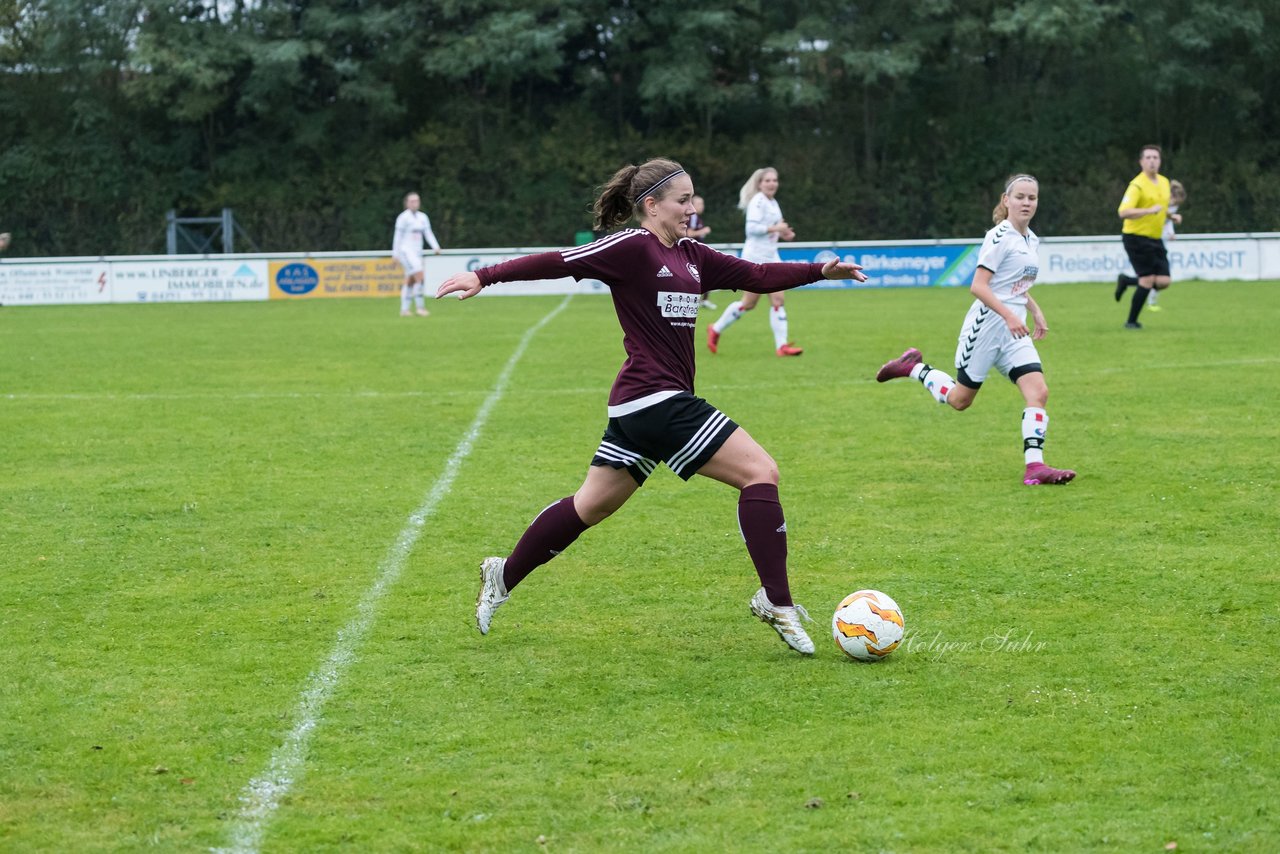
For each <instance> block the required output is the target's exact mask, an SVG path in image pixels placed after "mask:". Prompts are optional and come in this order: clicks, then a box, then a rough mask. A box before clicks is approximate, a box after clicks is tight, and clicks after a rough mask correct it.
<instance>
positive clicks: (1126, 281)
mask: <svg viewBox="0 0 1280 854" xmlns="http://www.w3.org/2000/svg"><path fill="white" fill-rule="evenodd" d="M1120 284H1122V285H1124V286H1125V287H1126V288H1130V287H1133V286H1134V285H1136V284H1138V277H1137V276H1126V275H1125V274H1124V273H1121V274H1120Z"/></svg>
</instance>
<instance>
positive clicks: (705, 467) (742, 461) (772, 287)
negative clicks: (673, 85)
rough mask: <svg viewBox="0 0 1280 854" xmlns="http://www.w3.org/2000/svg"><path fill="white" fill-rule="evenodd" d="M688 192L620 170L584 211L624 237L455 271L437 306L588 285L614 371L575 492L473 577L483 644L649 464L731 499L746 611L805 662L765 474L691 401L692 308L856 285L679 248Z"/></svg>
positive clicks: (700, 247) (823, 274)
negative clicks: (618, 329) (748, 566)
mask: <svg viewBox="0 0 1280 854" xmlns="http://www.w3.org/2000/svg"><path fill="white" fill-rule="evenodd" d="M692 199H693V181H692V180H691V179H690V178H689V176H688V174H686V173H685V171H684V170H683V169H682V168H681V167H680V165H679V164H678V163H675V162H673V161H670V160H650V161H649V162H647V163H645V164H644V165H642V166H624V167H623V168H622V169H619V170H618V172H617V173H616V174H615V175H614V176H613V178H611V179H610V180H609V182H608V183H607V184H606V185H605V186H604V188H603V189H602V190H601V193H600V197H599V198H598V199H596V203H595V227H596V229H597V230H602V229H611V228H616V227H617V226H620V225H624V224H625V223H627V222H628V221H629V220H630V219H631V217H632V216H634V217H636V219H637V220H639V222H640V228H627V229H623V230H621V231H618V232H615V233H613V234H610V235H608V236H606V237H603V238H601V239H599V240H597V241H595V242H594V243H589V244H587V245H586V246H578V247H575V248H573V249H565V250H562V251H557V252H543V253H540V254H538V255H530V256H527V257H524V258H517V259H514V260H512V261H507V262H505V263H502V264H497V265H494V266H492V267H484V268H481V269H479V270H477V271H475V272H467V273H459V274H458V275H456V276H454V277H452V278H451V279H449V280H448V281H446V282H445V283H444V284H442V285H441V286H440V289H439V290H438V291H437V292H436V297H437V298H440V297H443V296H447V295H448V294H457V296H458V298H459V299H467V298H468V297H473V296H475V295H476V294H478V293H480V290H481V288H483V287H485V286H486V285H491V284H493V283H495V282H510V281H529V280H538V279H559V278H563V277H566V276H572V277H574V278H576V279H598V280H600V281H602V282H604V283H605V284H607V285H608V286H609V290H610V292H611V293H612V295H613V305H614V310H615V311H616V312H617V315H618V322H619V324H621V326H622V331H623V338H622V345H623V348H624V349H625V350H626V352H627V359H626V361H625V362H623V364H622V369H621V370H620V371H619V372H618V376H617V379H615V380H614V383H613V389H612V391H610V393H609V411H608V414H609V421H608V425H607V427H606V428H605V431H604V438H603V439H602V440H601V442H600V446H599V447H598V448H597V449H596V452H595V456H594V457H593V458H592V460H591V466H590V468H589V469H588V470H587V477H586V480H584V481H583V483H582V486H581V487H579V488H578V491H577V492H576V493H574V494H573V495H571V496H568V497H566V498H562V499H560V500H559V501H557V502H555V503H553V504H551V505H550V506H548V507H547V508H546V509H544V510H543V511H542V512H541V513H540V514H538V516H537V518H535V519H534V520H533V522H532V523H531V524H530V525H529V528H528V529H527V530H526V531H525V532H524V535H523V536H522V537H521V538H520V541H519V542H518V543H516V547H515V549H514V550H513V551H512V552H511V554H510V555H508V556H507V557H505V558H502V557H490V558H486V559H485V560H484V562H483V563H481V565H480V577H481V584H480V595H479V597H478V598H477V600H476V624H477V626H478V627H479V629H480V631H481V633H482V634H488V632H489V623H490V621H491V620H492V618H493V613H494V611H496V610H497V609H498V606H500V605H501V604H502V603H503V602H506V601H507V598H508V596H509V595H510V592H511V590H512V589H514V588H515V586H516V585H517V584H519V583H520V581H521V580H522V579H524V578H525V577H526V576H527V575H528V574H529V573H530V572H532V571H533V570H534V569H536V568H537V567H539V566H541V565H542V564H544V563H546V562H547V561H549V560H551V559H552V558H553V557H555V556H556V555H558V554H560V552H562V551H564V550H565V549H566V548H568V547H569V545H570V544H571V543H573V541H574V540H576V539H577V538H578V536H579V535H581V534H582V532H583V531H585V530H587V529H588V528H590V527H591V526H593V525H596V524H599V523H600V522H601V521H603V520H604V519H606V518H608V517H609V516H610V515H611V514H612V513H613V512H614V511H616V510H617V509H618V508H620V507H621V506H622V505H623V504H625V503H626V501H627V499H628V498H630V497H631V496H632V495H633V494H634V493H635V491H636V490H637V489H639V488H640V486H641V484H643V483H644V481H645V478H647V477H648V476H649V474H650V473H651V472H652V471H653V470H654V468H656V467H657V465H658V463H659V462H665V463H666V464H667V466H668V467H669V468H670V469H671V470H672V471H673V472H675V473H676V474H677V475H679V476H680V477H681V478H683V479H684V480H688V479H689V478H691V477H692V476H693V475H695V474H700V475H703V476H704V477H709V478H712V479H713V480H718V481H720V482H721V483H727V484H728V485H730V486H732V487H734V488H735V489H738V490H739V496H738V525H739V528H740V529H741V531H742V537H743V539H744V540H745V541H746V545H747V552H748V554H749V555H750V556H751V560H752V562H753V563H754V564H755V568H756V573H757V575H759V577H760V583H761V588H760V589H759V590H758V591H756V593H755V595H754V596H753V597H752V598H751V603H750V607H751V612H752V613H753V614H755V616H756V617H758V618H759V619H761V620H762V621H764V622H765V623H767V624H769V625H770V626H772V627H773V628H774V629H775V630H777V632H778V634H779V635H780V636H781V637H782V639H783V641H785V642H786V643H787V645H788V646H790V647H791V648H792V649H795V650H797V651H798V652H801V653H804V654H806V655H811V654H812V653H813V642H812V641H811V640H810V639H809V636H808V635H807V634H806V633H805V630H804V627H803V626H802V625H801V623H800V620H801V618H802V617H803V618H805V619H807V618H808V614H807V613H805V611H804V609H803V608H801V607H800V606H798V605H796V604H795V603H794V602H793V601H792V599H791V590H790V587H789V585H788V581H787V526H786V521H785V519H784V517H783V513H782V504H781V503H780V502H779V500H778V466H777V463H775V462H774V461H773V458H772V457H770V456H769V454H768V453H767V452H766V451H765V450H764V448H762V447H761V446H760V445H759V444H758V443H757V442H756V440H755V439H753V438H751V436H750V435H748V434H747V431H745V430H743V429H742V428H741V427H739V426H738V425H737V424H735V423H734V422H733V421H731V420H730V419H729V418H728V417H727V416H725V415H724V413H722V412H720V411H719V410H718V409H716V408H715V407H713V406H712V405H711V404H709V403H707V402H706V401H705V400H703V399H702V398H700V397H697V396H695V395H694V393H693V375H694V345H693V338H694V328H695V325H696V321H697V317H698V301H699V299H700V297H701V296H702V295H703V294H706V293H707V292H709V291H711V290H716V289H732V290H745V291H748V292H752V293H772V292H774V291H781V290H786V289H787V288H794V287H798V286H800V285H804V284H808V283H810V282H816V281H819V280H820V279H823V278H827V279H856V280H858V281H865V280H866V276H865V275H863V274H862V273H861V272H860V271H861V269H862V268H861V267H859V266H858V265H856V264H851V263H846V262H840V261H835V260H833V261H829V262H827V263H826V264H825V265H824V264H804V263H793V264H786V263H783V264H754V263H751V262H749V261H743V260H741V259H739V258H734V257H733V256H731V255H725V254H724V253H722V252H717V251H716V250H714V249H712V248H710V247H708V246H706V245H705V244H702V243H699V242H698V241H696V240H692V239H689V238H688V237H687V236H686V229H687V227H688V223H689V218H690V216H692V215H693V213H694V207H693V203H692Z"/></svg>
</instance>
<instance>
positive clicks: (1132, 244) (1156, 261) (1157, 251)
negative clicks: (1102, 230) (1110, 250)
mask: <svg viewBox="0 0 1280 854" xmlns="http://www.w3.org/2000/svg"><path fill="white" fill-rule="evenodd" d="M1120 239H1121V240H1122V241H1123V242H1124V251H1125V253H1127V254H1128V256H1129V263H1130V264H1132V265H1133V272H1134V274H1135V275H1136V276H1137V277H1138V278H1139V279H1141V278H1143V277H1145V276H1167V275H1169V253H1168V252H1166V251H1165V249H1164V241H1163V240H1156V239H1155V238H1154V237H1143V236H1142V235H1141V234H1125V235H1121V237H1120Z"/></svg>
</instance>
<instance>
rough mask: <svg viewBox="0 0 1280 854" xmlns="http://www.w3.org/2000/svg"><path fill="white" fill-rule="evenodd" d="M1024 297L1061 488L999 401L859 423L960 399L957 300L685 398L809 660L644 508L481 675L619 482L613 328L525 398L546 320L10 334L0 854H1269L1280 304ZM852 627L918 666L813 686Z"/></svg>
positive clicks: (632, 509) (254, 316) (697, 497)
mask: <svg viewBox="0 0 1280 854" xmlns="http://www.w3.org/2000/svg"><path fill="white" fill-rule="evenodd" d="M1036 294H1037V299H1038V300H1039V301H1040V303H1041V305H1042V306H1043V307H1044V309H1045V311H1046V313H1047V314H1048V318H1049V322H1050V325H1051V330H1052V331H1051V333H1050V336H1049V338H1048V339H1047V340H1045V341H1044V342H1041V347H1040V349H1041V354H1042V356H1043V358H1044V361H1045V365H1046V370H1047V378H1048V381H1049V386H1050V389H1051V395H1050V401H1049V407H1048V408H1049V412H1050V415H1051V417H1052V426H1051V428H1050V434H1049V443H1048V446H1047V458H1048V461H1049V462H1050V463H1051V464H1054V465H1059V466H1064V467H1071V468H1075V469H1077V470H1078V471H1079V472H1080V475H1079V477H1078V478H1077V480H1076V481H1075V482H1074V483H1072V484H1070V485H1068V486H1066V487H1039V488H1034V489H1032V488H1027V487H1024V486H1022V485H1021V479H1020V474H1021V468H1022V455H1021V438H1020V432H1019V418H1020V413H1021V408H1022V407H1021V398H1020V397H1019V396H1018V395H1017V393H1016V390H1015V389H1013V388H1012V387H1011V386H1010V385H1009V384H1008V383H1006V382H1004V381H1002V380H999V379H998V378H995V379H993V380H992V381H990V382H989V383H988V384H987V387H986V388H985V389H984V391H983V392H982V394H981V395H979V397H978V400H977V403H976V404H975V405H974V407H973V408H972V409H970V410H969V411H967V412H964V413H956V412H952V411H950V410H949V409H947V408H945V407H940V406H938V405H937V404H935V403H933V401H932V399H931V398H929V397H928V395H927V394H926V393H925V392H924V391H923V390H922V389H921V388H920V387H919V386H918V385H917V384H915V383H910V382H903V381H899V382H895V383H892V384H888V385H884V386H881V385H877V384H876V383H875V382H874V381H873V380H872V379H871V377H872V376H873V375H874V373H875V370H876V368H877V367H878V366H879V365H880V363H881V362H882V361H884V360H885V359H886V358H888V357H889V356H892V355H896V354H897V353H899V352H901V350H902V349H903V348H904V347H905V346H906V345H908V344H914V345H916V346H918V347H920V348H921V349H922V350H923V351H924V353H925V356H926V358H927V359H929V360H931V361H933V362H934V363H935V364H938V365H940V366H949V365H950V363H951V357H952V353H953V350H954V341H955V335H956V333H957V331H958V327H959V324H960V320H961V318H962V316H963V314H964V311H965V308H966V307H967V305H968V301H969V297H968V295H967V293H965V292H963V291H960V290H907V291H871V292H864V293H830V292H828V293H810V292H800V293H795V294H792V295H791V296H790V297H789V299H788V302H787V305H788V309H789V313H790V316H791V324H792V330H793V335H794V337H795V338H796V340H797V341H798V342H799V343H800V344H802V345H804V346H805V347H806V348H807V349H806V353H805V355H804V356H803V357H801V358H799V359H786V360H783V359H778V358H776V357H774V356H773V355H772V352H771V349H770V341H771V338H770V334H769V332H768V329H767V323H766V319H765V317H764V315H763V312H757V313H756V314H754V315H749V316H748V317H747V318H746V319H744V320H743V321H742V322H741V323H739V324H738V325H737V326H736V327H734V328H733V329H732V330H731V331H730V332H729V333H728V334H727V335H726V336H725V338H724V340H723V342H722V346H721V351H720V355H719V356H716V357H711V356H710V355H709V354H707V353H705V351H703V352H701V353H700V355H699V359H700V365H699V369H700V370H699V392H700V393H701V394H702V395H704V396H705V397H707V398H708V399H709V400H711V401H712V402H713V403H714V404H716V405H717V406H718V407H720V408H721V409H723V410H724V411H725V412H727V413H728V414H729V415H730V416H732V417H733V418H735V419H736V420H737V421H739V422H740V423H741V424H742V425H743V426H744V427H745V428H746V429H747V430H748V431H750V432H751V434H752V435H753V436H755V437H756V438H757V439H758V440H760V442H761V443H762V444H763V445H764V446H765V447H766V448H767V449H768V450H769V451H770V452H771V453H772V454H773V455H774V457H775V459H777V460H778V462H779V465H780V467H781V470H782V487H781V488H782V496H783V502H784V506H785V507H786V511H787V522H788V530H789V537H790V548H791V581H792V589H793V591H794V592H795V594H796V598H797V601H799V602H801V603H803V604H805V605H806V606H807V607H808V609H809V610H810V611H811V612H812V613H813V615H814V616H815V617H816V618H817V623H815V624H814V626H813V632H812V633H813V635H814V638H815V640H816V641H817V642H818V654H817V656H815V657H813V658H811V659H802V658H801V657H799V656H797V655H795V654H794V653H791V652H790V651H788V650H787V649H786V648H785V647H784V646H783V645H782V644H781V643H780V642H779V641H778V639H777V637H776V635H774V633H773V632H772V631H770V630H769V629H768V628H766V627H765V626H763V625H761V624H760V623H758V622H757V621H755V620H754V619H752V618H751V617H750V616H749V614H748V612H747V600H748V598H749V597H750V596H751V594H752V592H753V591H754V590H755V589H756V587H757V586H758V585H757V581H756V579H755V575H754V573H753V571H752V569H751V566H750V563H749V561H748V559H747V556H746V552H745V549H744V547H743V545H742V542H741V539H740V537H739V535H738V532H737V524H736V517H735V506H736V496H735V494H734V493H733V491H732V490H730V489H729V488H728V487H724V486H722V485H719V484H716V483H713V482H711V481H708V480H706V479H704V478H695V479H694V480H693V481H692V482H690V483H689V484H684V483H682V482H681V481H680V480H679V479H678V478H676V477H675V476H673V475H672V474H671V473H670V472H668V471H667V470H666V469H662V470H660V472H659V473H658V474H656V475H655V476H654V477H653V478H651V479H650V481H649V484H648V485H647V486H646V487H645V488H644V489H643V490H641V491H640V492H639V493H637V495H636V496H635V498H634V499H633V500H632V502H631V503H630V504H628V505H627V506H626V507H625V508H624V509H623V511H622V512H620V513H619V514H617V515H616V516H614V517H613V518H611V519H609V520H607V521H605V522H604V523H603V524H601V525H600V526H599V527H597V528H595V529H593V530H591V531H590V532H588V533H587V534H586V535H584V536H583V537H582V538H581V539H580V540H579V541H578V542H577V544H575V545H574V546H573V548H572V549H570V550H568V551H567V552H566V553H565V554H564V555H563V556H561V557H560V558H558V559H557V560H555V561H554V562H552V563H551V564H549V565H548V566H546V567H544V568H542V569H540V570H539V571H538V572H537V573H535V574H534V575H533V576H532V577H530V579H529V580H528V581H527V582H526V583H525V584H524V585H523V586H521V587H520V588H519V589H518V590H517V591H516V592H515V595H514V596H513V597H512V599H511V601H510V602H509V603H507V605H505V606H504V607H503V608H502V610H501V611H499V612H498V614H497V616H496V618H495V620H494V627H493V631H492V633H491V634H490V635H489V636H488V637H481V636H480V635H479V633H478V632H477V631H476V630H475V628H474V624H473V611H474V600H475V593H476V582H477V565H478V562H479V560H480V559H481V558H482V557H484V556H485V555H488V554H505V553H506V552H507V551H508V550H509V549H510V547H511V546H512V545H513V544H514V542H515V540H516V538H517V537H518V536H519V535H520V533H521V532H522V531H523V530H524V528H525V526H526V525H527V524H528V522H529V521H530V520H531V519H532V518H533V516H534V515H536V513H537V512H538V511H540V510H541V509H542V508H543V507H544V506H545V505H546V504H548V503H549V502H551V501H553V500H555V499H558V498H560V497H562V496H564V495H567V494H569V493H571V492H573V491H574V490H575V489H576V488H577V486H578V484H579V483H580V481H581V478H582V476H583V474H584V473H585V471H586V467H587V464H588V461H589V460H590V457H591V455H592V452H593V450H594V448H595V446H596V443H597V442H598V440H599V436H600V432H601V430H602V429H603V427H604V403H605V396H606V394H607V392H608V388H609V384H610V382H611V380H612V377H613V375H614V373H615V372H616V370H617V367H618V364H619V363H620V361H621V346H620V344H619V338H620V334H619V331H618V329H617V325H616V322H615V321H614V319H613V314H612V309H611V305H610V302H609V300H608V299H607V298H604V297H598V296H578V297H574V298H572V299H569V300H568V302H567V305H565V306H564V307H563V308H562V310H560V311H559V312H558V313H555V314H554V316H552V317H550V319H549V320H547V321H546V324H545V326H543V327H542V328H540V329H538V330H536V331H535V332H533V333H532V334H531V335H529V337H528V338H527V349H526V350H524V351H523V355H522V356H521V358H520V359H519V360H518V361H517V362H515V364H514V368H513V369H511V370H510V372H509V375H508V376H507V377H506V378H505V384H503V383H501V382H500V380H503V377H502V373H503V370H504V368H506V367H507V366H508V365H509V364H510V363H511V361H512V359H513V354H515V353H516V352H517V348H518V347H519V346H520V344H521V342H522V340H526V339H525V336H526V335H527V334H529V332H530V330H531V329H532V328H533V327H534V326H535V325H536V324H537V323H538V322H539V321H542V320H544V319H546V318H547V317H548V316H549V315H552V314H553V312H556V311H557V309H558V308H559V307H560V306H561V303H562V302H564V300H563V298H559V297H529V298H492V299H480V300H473V301H470V302H467V303H457V302H454V301H449V302H448V303H442V304H439V305H437V306H433V309H435V310H434V312H433V315H432V317H430V318H429V319H425V320H422V319H418V318H414V319H412V320H408V319H402V318H399V317H397V316H396V306H395V304H394V303H393V302H389V301H359V300H350V301H314V302H305V303H270V304H222V305H146V306H107V307H96V308H91V307H84V308H81V307H50V308H24V309H12V308H6V309H3V310H0V365H3V369H2V373H0V443H2V445H0V561H2V563H0V566H2V567H3V584H2V585H0V638H2V640H3V649H4V655H3V657H2V659H0V849H2V850H4V851H6V852H24V851H76V852H82V851H134V850H145V849H159V850H168V851H199V850H207V849H227V850H238V851H258V850H261V851H264V852H286V851H287V852H293V851H299V852H313V851H338V850H361V851H395V852H400V851H406V852H408V851H493V852H506V851H580V852H593V851H628V852H630V851H672V852H702V851H722V850H723V851H728V850H734V851H767V850H800V851H832V850H841V851H853V852H863V851H890V852H935V851H936V852H963V851H974V852H986V851H1011V852H1014V851H1050V852H1058V851H1062V852H1078V851H1124V852H1130V851H1150V852H1161V851H1164V850H1166V848H1167V846H1169V844H1170V843H1176V845H1177V850H1179V851H1229V852H1240V851H1245V852H1251V851H1256V852H1273V851H1277V850H1280V807H1278V806H1277V803H1278V801H1277V788H1276V786H1277V783H1276V781H1277V778H1278V775H1280V756H1278V755H1277V745H1280V715H1277V713H1276V709H1277V707H1278V704H1280V685H1278V683H1277V676H1276V673H1277V671H1276V660H1277V654H1278V653H1280V621H1278V620H1277V601H1280V597H1278V596H1277V584H1276V582H1277V557H1278V555H1277V551H1278V547H1277V539H1278V538H1277V534H1276V532H1277V530H1278V529H1280V495H1278V494H1277V492H1278V491H1277V487H1276V484H1277V482H1278V481H1280V471H1277V459H1278V455H1277V452H1276V448H1277V443H1278V442H1280V426H1278V425H1280V401H1278V398H1277V397H1276V396H1275V395H1273V394H1272V393H1271V392H1272V391H1274V390H1275V388H1276V385H1277V380H1278V379H1280V345H1278V344H1277V343H1276V339H1275V338H1272V337H1271V336H1272V335H1273V334H1274V330H1273V328H1272V327H1273V326H1274V321H1275V318H1276V317H1277V316H1280V285H1278V284H1277V283H1275V282H1268V283H1238V282H1236V283H1179V284H1177V285H1175V286H1174V288H1173V289H1172V290H1171V291H1169V292H1167V294H1166V295H1165V296H1164V298H1163V300H1162V302H1163V304H1164V310H1163V311H1162V312H1161V313H1159V314H1148V315H1147V316H1144V318H1143V320H1144V321H1145V322H1146V329H1144V330H1142V331H1140V332H1131V331H1126V330H1124V329H1123V328H1121V327H1122V323H1123V321H1124V316H1123V310H1122V308H1121V307H1120V306H1117V305H1116V304H1115V303H1114V302H1113V301H1112V298H1111V288H1110V287H1109V286H1105V285H1090V286H1084V285H1080V286H1045V287H1042V288H1038V289H1037V292H1036ZM715 298H716V299H717V301H719V302H720V303H721V305H722V306H723V304H724V302H725V300H726V295H725V294H717V295H715ZM710 319H714V316H713V317H712V318H710ZM707 321H708V318H707V317H705V316H704V317H703V319H702V323H701V324H700V327H699V330H698V332H699V342H701V340H702V334H703V333H702V326H704V325H705V323H706V322H707ZM495 389H497V390H498V392H500V393H495ZM486 405H487V406H488V407H489V408H487V409H486V408H485V407H486ZM480 422H483V423H480ZM478 423H479V429H478V431H476V430H475V428H474V425H477V424H478ZM380 584H381V586H379V585H380ZM863 587H874V588H877V589H880V590H884V591H885V592H887V593H889V594H890V595H891V596H893V597H894V598H896V599H897V601H898V602H899V603H900V604H901V605H902V607H903V609H904V611H905V613H906V619H907V628H908V630H909V633H910V634H909V639H908V642H907V643H906V644H904V646H903V647H902V648H900V649H899V650H898V651H897V652H895V653H894V654H893V655H892V656H891V657H890V658H889V659H887V660H886V661H884V662H881V663H877V664H874V665H862V664H856V663H853V662H851V661H848V660H846V659H845V658H844V657H843V656H842V655H841V654H840V653H838V651H837V650H836V649H835V647H834V644H833V643H832V642H831V640H830V629H829V622H830V616H831V612H832V609H833V608H834V606H835V604H836V602H838V601H839V600H840V599H841V598H842V597H843V596H844V595H845V594H847V593H849V592H851V591H853V590H856V589H859V588H863Z"/></svg>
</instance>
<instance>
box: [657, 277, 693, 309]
mask: <svg viewBox="0 0 1280 854" xmlns="http://www.w3.org/2000/svg"><path fill="white" fill-rule="evenodd" d="M667 275H671V274H670V273H668V274H667ZM698 301H699V296H698V295H697V294H686V293H681V292H680V291H658V308H659V309H661V310H662V316H663V317H681V318H685V317H695V318H696V317H697V316H698Z"/></svg>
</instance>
